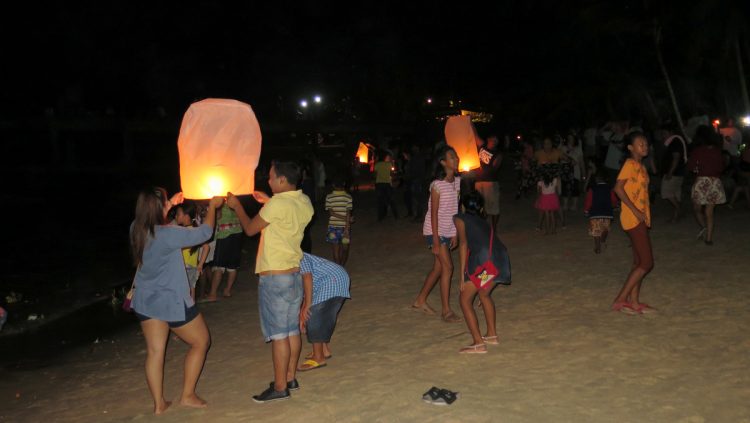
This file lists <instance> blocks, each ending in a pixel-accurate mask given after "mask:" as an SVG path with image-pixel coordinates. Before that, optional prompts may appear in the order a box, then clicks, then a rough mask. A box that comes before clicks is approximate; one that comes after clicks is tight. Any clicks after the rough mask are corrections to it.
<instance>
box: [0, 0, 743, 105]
mask: <svg viewBox="0 0 750 423" xmlns="http://www.w3.org/2000/svg"><path fill="white" fill-rule="evenodd" d="M254 3H255V2H243V3H240V4H236V5H231V6H229V5H226V4H223V3H220V2H203V3H190V5H187V6H185V5H181V6H179V7H175V6H171V5H170V6H167V5H164V4H160V3H158V2H154V3H153V4H148V5H136V4H133V3H131V2H118V1H115V2H98V3H93V2H92V3H91V4H88V5H85V6H83V5H71V4H67V3H59V4H57V5H56V6H53V7H52V8H51V9H47V10H45V11H44V13H41V14H40V13H38V12H33V11H31V10H27V11H26V12H21V13H20V14H19V15H18V16H17V19H14V20H13V24H14V25H13V28H18V30H17V31H13V30H11V32H10V34H12V36H6V37H4V38H5V43H7V48H6V49H5V51H6V57H10V58H11V59H12V60H9V61H8V62H7V63H9V64H10V66H9V67H8V68H7V69H6V70H5V72H9V74H8V75H7V76H6V77H5V79H6V81H7V82H8V87H9V90H8V94H9V97H10V100H12V101H11V102H8V103H6V104H5V105H4V109H5V110H4V111H5V112H6V114H7V113H16V114H18V113H20V114H40V113H41V112H42V111H43V110H44V109H45V108H49V107H54V108H55V110H56V113H60V110H61V109H75V108H82V109H86V110H94V111H102V110H105V109H106V108H107V107H110V108H113V109H114V110H116V112H117V113H122V114H126V115H128V114H140V113H148V112H149V111H151V110H154V109H155V108H156V107H158V106H161V107H164V108H165V109H166V110H167V112H168V113H170V114H172V113H174V114H180V113H182V111H184V109H185V108H186V106H187V105H188V104H189V103H190V102H191V101H194V100H196V99H200V98H205V97H232V98H238V99H241V100H244V101H248V102H250V103H251V104H254V105H257V106H258V107H260V108H268V109H269V110H274V109H273V108H274V107H277V105H279V104H280V105H282V106H284V107H293V105H294V103H295V102H296V101H297V100H298V99H299V98H300V97H301V96H304V95H310V94H311V93H312V92H321V93H323V95H324V96H326V97H327V98H329V99H330V98H334V99H340V98H342V97H345V96H348V97H350V98H351V101H352V102H354V103H355V104H358V105H360V108H361V109H363V110H366V111H367V112H368V113H366V114H368V117H369V118H372V119H388V118H392V117H393V116H398V113H399V111H403V110H409V109H416V108H418V107H419V104H420V102H421V101H423V100H424V98H425V97H427V96H434V97H436V98H438V99H447V98H454V99H455V98H461V99H464V100H465V101H466V102H469V103H471V104H476V105H478V106H482V107H485V108H487V109H489V110H491V111H496V112H498V111H502V112H504V113H515V114H523V113H535V114H538V113H547V114H549V113H555V110H558V112H559V110H562V109H566V108H568V109H576V110H579V111H581V110H580V109H582V108H591V109H594V110H596V109H601V104H602V103H603V102H604V100H605V98H610V99H611V98H614V99H615V103H617V102H618V99H621V98H622V97H623V91H624V90H627V89H629V87H631V86H633V85H636V86H638V87H641V86H642V87H644V88H645V89H646V90H649V91H651V92H652V93H653V94H654V96H655V97H656V98H657V101H662V98H663V97H664V92H663V90H664V86H663V82H662V81H661V74H660V72H659V68H658V66H657V64H656V60H655V54H654V51H653V50H654V48H653V43H652V38H651V34H652V32H651V28H652V24H653V19H654V17H656V18H657V19H658V20H659V22H661V23H662V25H663V27H664V51H665V58H666V60H667V62H668V64H669V65H670V66H671V67H673V73H674V75H675V78H676V79H677V80H678V83H677V85H678V86H679V80H681V78H683V76H686V77H687V78H688V79H690V80H691V81H692V80H695V79H700V77H701V75H702V73H704V72H709V71H710V70H711V69H710V66H709V65H707V63H708V64H710V63H712V62H713V61H715V60H718V58H712V57H710V56H711V55H712V54H715V55H717V57H718V56H721V55H724V56H726V51H725V50H726V48H724V49H723V50H722V48H718V49H712V48H710V44H711V43H714V42H715V41H716V40H718V43H721V40H722V39H723V38H725V37H724V35H725V34H724V33H723V31H724V29H726V26H727V25H724V24H725V23H726V21H727V19H729V18H727V13H728V12H727V10H728V8H727V7H724V6H726V5H732V7H735V9H734V10H739V11H741V12H743V13H740V14H739V15H740V16H741V17H740V18H739V19H740V21H741V22H747V21H746V14H745V12H746V11H747V10H746V9H747V6H746V5H744V4H743V3H742V2H739V1H732V0H727V1H714V2H712V1H708V2H703V3H702V5H701V6H696V5H692V6H690V7H686V8H685V7H682V4H683V2H678V1H667V2H652V3H654V5H653V6H651V8H648V9H647V8H646V7H647V6H648V5H649V3H650V2H648V1H645V2H644V1H632V0H627V1H621V2H610V1H580V2H575V3H571V2H545V1H510V0H506V1H497V2H492V3H491V6H483V5H480V4H477V3H466V4H463V5H460V6H458V5H457V6H454V7H438V6H436V5H435V3H424V4H408V2H403V3H401V4H397V3H392V4H388V3H383V2H372V3H365V4H364V5H362V6H355V7H348V8H345V9H340V8H334V7H333V6H330V5H326V4H325V3H321V2H312V1H304V2H298V3H294V4H293V5H291V4H290V5H287V6H284V5H283V4H281V5H276V4H271V5H269V3H268V2H264V3H262V4H254ZM725 3H726V5H725ZM685 4H690V2H687V3H685ZM735 15H737V14H736V13H735ZM11 19H13V18H12V17H11ZM6 29H7V28H6ZM10 34H9V35H10ZM21 40H22V41H23V43H21V42H20V41H21ZM717 50H718V51H717ZM719 58H720V57H719ZM685 64H687V66H686V65H685ZM707 69H708V70H707ZM683 74H684V75H683ZM714 79H717V78H714ZM689 83H693V82H689ZM678 89H679V87H678ZM712 89H713V88H712V86H709V87H703V88H701V87H698V88H696V89H695V90H694V91H697V94H695V95H696V96H697V97H700V98H701V100H702V101H704V100H705V101H707V102H709V103H710V102H711V101H713V100H712V99H710V98H708V99H703V97H705V96H706V93H705V91H706V90H708V91H709V93H710V91H711V90H712ZM701 90H703V91H701ZM691 95H693V94H691ZM279 96H281V99H279ZM708 97H710V94H709V95H708ZM582 102H587V104H586V105H582ZM592 105H593V106H592ZM618 112H622V113H628V110H627V106H626V107H625V108H623V110H618ZM585 114H586V113H585V112H584V111H581V113H580V116H578V117H581V116H583V115H585Z"/></svg>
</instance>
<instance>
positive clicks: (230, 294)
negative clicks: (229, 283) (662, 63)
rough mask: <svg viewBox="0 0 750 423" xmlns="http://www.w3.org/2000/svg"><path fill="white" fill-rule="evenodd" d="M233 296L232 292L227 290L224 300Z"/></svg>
mask: <svg viewBox="0 0 750 423" xmlns="http://www.w3.org/2000/svg"><path fill="white" fill-rule="evenodd" d="M231 296H232V291H227V290H226V289H225V290H224V298H229V297H231Z"/></svg>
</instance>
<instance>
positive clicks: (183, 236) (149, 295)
mask: <svg viewBox="0 0 750 423" xmlns="http://www.w3.org/2000/svg"><path fill="white" fill-rule="evenodd" d="M154 233H155V236H154V237H153V238H152V239H150V240H149V241H148V242H147V243H146V248H145V249H144V251H143V264H141V267H140V268H139V269H138V272H137V273H136V275H135V294H134V295H133V309H134V310H135V311H137V312H138V313H139V314H142V315H144V316H148V317H151V318H153V319H157V320H162V321H165V322H179V321H182V320H185V308H186V307H192V306H193V305H194V304H195V302H194V301H193V299H192V298H191V297H190V286H189V285H188V280H187V274H186V273H185V262H184V261H183V259H182V249H183V248H186V247H193V246H195V245H198V244H201V243H203V242H205V241H207V240H208V239H209V238H211V235H212V234H213V229H211V227H210V226H208V225H201V226H200V227H198V228H185V227H181V226H156V227H155V228H154Z"/></svg>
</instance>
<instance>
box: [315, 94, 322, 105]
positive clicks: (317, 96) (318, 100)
mask: <svg viewBox="0 0 750 423" xmlns="http://www.w3.org/2000/svg"><path fill="white" fill-rule="evenodd" d="M313 100H315V102H316V103H318V104H320V102H321V101H323V99H322V98H320V96H319V95H316V96H315V98H314V99H313Z"/></svg>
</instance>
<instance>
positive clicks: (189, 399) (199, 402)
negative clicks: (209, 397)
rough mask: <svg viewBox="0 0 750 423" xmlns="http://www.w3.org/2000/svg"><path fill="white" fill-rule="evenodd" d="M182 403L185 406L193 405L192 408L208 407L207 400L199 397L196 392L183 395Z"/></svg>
mask: <svg viewBox="0 0 750 423" xmlns="http://www.w3.org/2000/svg"><path fill="white" fill-rule="evenodd" d="M180 405H182V406H185V407H192V408H206V407H208V405H207V404H206V401H204V400H203V399H202V398H201V397H199V396H198V395H196V394H194V393H193V394H190V395H187V396H183V397H182V398H181V399H180Z"/></svg>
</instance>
